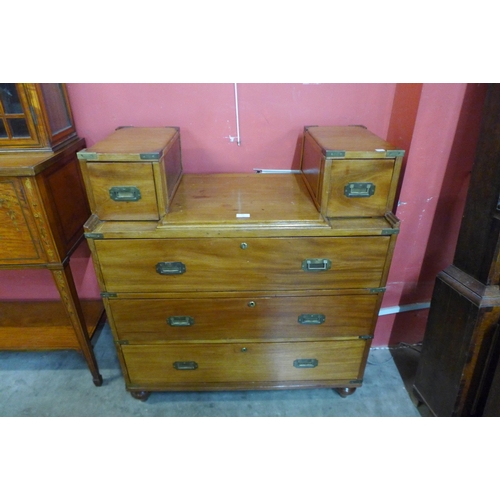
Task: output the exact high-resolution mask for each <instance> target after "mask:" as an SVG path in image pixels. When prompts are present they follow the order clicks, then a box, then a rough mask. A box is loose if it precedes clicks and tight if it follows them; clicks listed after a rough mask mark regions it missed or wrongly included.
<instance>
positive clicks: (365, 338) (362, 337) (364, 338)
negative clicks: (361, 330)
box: [359, 335, 373, 340]
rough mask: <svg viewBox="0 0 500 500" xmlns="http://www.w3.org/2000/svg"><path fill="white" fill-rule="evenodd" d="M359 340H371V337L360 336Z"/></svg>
mask: <svg viewBox="0 0 500 500" xmlns="http://www.w3.org/2000/svg"><path fill="white" fill-rule="evenodd" d="M359 338H360V339H361V340H372V339H373V335H360V336H359Z"/></svg>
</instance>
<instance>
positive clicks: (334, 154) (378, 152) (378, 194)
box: [301, 126, 404, 217]
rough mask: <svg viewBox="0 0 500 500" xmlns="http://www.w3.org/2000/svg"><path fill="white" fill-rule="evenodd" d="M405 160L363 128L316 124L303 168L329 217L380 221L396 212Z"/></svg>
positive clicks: (309, 132)
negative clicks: (395, 206) (395, 204)
mask: <svg viewBox="0 0 500 500" xmlns="http://www.w3.org/2000/svg"><path fill="white" fill-rule="evenodd" d="M403 156H404V151H403V150H399V149H395V148H394V147H393V146H392V145H391V144H389V143H388V142H386V141H384V140H383V139H381V138H380V137H377V136H376V135H374V134H372V133H371V132H369V131H368V130H367V129H366V128H365V127H363V126H347V127H312V126H311V127H305V128H304V139H303V147H302V160H301V170H302V174H303V176H304V179H305V182H306V185H307V187H308V189H309V191H310V193H311V195H312V197H313V200H314V202H315V204H316V206H317V208H318V210H319V211H320V212H321V214H322V215H323V216H324V217H377V216H383V215H385V214H386V213H387V212H390V211H392V209H393V204H394V198H395V196H396V190H397V186H398V181H399V174H400V171H401V163H402V161H403Z"/></svg>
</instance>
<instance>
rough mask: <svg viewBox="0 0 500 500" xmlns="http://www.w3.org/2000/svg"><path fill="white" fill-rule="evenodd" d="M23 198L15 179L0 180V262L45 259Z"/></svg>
mask: <svg viewBox="0 0 500 500" xmlns="http://www.w3.org/2000/svg"><path fill="white" fill-rule="evenodd" d="M26 198H27V197H26V194H25V192H24V190H23V188H22V186H21V184H20V183H19V182H17V181H15V180H9V179H8V180H5V181H1V182H0V264H5V265H10V264H23V263H25V264H36V263H42V262H45V261H46V256H45V254H44V252H43V250H42V248H41V244H40V240H39V236H38V231H37V228H36V224H35V221H34V218H33V216H32V214H31V211H30V208H29V206H28V205H27V202H26Z"/></svg>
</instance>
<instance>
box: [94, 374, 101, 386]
mask: <svg viewBox="0 0 500 500" xmlns="http://www.w3.org/2000/svg"><path fill="white" fill-rule="evenodd" d="M92 382H94V385H95V386H96V387H101V385H102V375H98V376H97V377H96V378H94V379H93V380H92Z"/></svg>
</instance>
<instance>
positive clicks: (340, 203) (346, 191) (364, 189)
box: [322, 159, 395, 217]
mask: <svg viewBox="0 0 500 500" xmlns="http://www.w3.org/2000/svg"><path fill="white" fill-rule="evenodd" d="M394 165H395V160H394V159H374V160H361V159H359V160H329V161H327V162H326V165H325V175H327V176H329V178H330V179H329V182H328V183H327V186H326V189H327V190H328V193H326V197H327V199H326V200H324V202H323V203H322V206H325V202H326V210H325V211H324V213H325V215H326V216H327V217H373V216H382V215H384V214H385V213H386V212H387V211H390V210H391V209H392V200H389V196H390V194H391V183H392V178H393V172H394ZM324 192H325V191H324ZM389 205H391V206H389Z"/></svg>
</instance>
